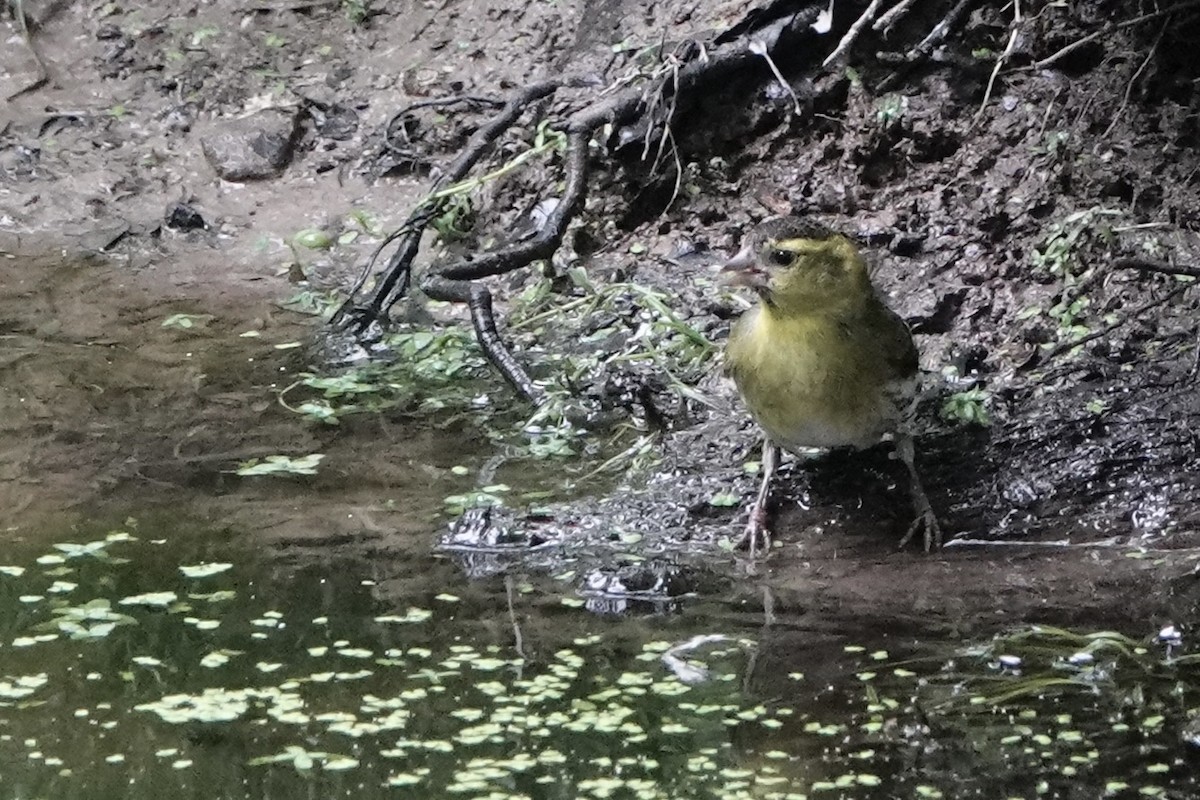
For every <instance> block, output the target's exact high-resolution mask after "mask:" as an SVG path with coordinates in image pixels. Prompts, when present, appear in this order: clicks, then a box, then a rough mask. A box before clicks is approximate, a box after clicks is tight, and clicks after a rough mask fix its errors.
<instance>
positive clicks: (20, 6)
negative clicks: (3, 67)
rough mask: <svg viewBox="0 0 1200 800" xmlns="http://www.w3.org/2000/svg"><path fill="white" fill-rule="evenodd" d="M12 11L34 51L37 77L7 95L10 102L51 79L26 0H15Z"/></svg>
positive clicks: (23, 35)
mask: <svg viewBox="0 0 1200 800" xmlns="http://www.w3.org/2000/svg"><path fill="white" fill-rule="evenodd" d="M12 13H13V16H14V17H15V18H16V21H17V28H18V29H19V30H20V31H21V38H22V39H24V40H25V46H26V47H28V48H29V52H30V53H33V61H34V63H35V64H36V65H37V78H35V79H34V81H33V83H31V84H29V85H28V86H23V87H21V88H20V89H17V90H16V91H15V92H13V93H12V94H10V95H9V96H8V97H6V98H5V100H7V101H9V102H11V101H13V100H15V99H17V98H18V97H20V96H21V95H23V94H28V93H29V92H32V91H34V90H36V89H40V88H41V87H43V86H45V85H46V82H47V81H49V80H50V71H49V70H47V69H46V62H45V61H42V54H41V53H39V52H38V49H37V45H36V44H34V43H33V31H32V29H31V28H30V26H29V18H28V17H27V16H26V15H25V0H14V2H13V4H12Z"/></svg>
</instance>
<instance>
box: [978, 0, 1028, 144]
mask: <svg viewBox="0 0 1200 800" xmlns="http://www.w3.org/2000/svg"><path fill="white" fill-rule="evenodd" d="M1020 33H1021V0H1013V24H1012V30H1011V31H1009V34H1008V44H1006V45H1005V46H1004V52H1003V53H1001V54H1000V55H999V56H998V57H997V58H996V65H995V66H994V67H992V74H991V76H990V77H989V78H988V82H987V89H986V90H984V93H983V102H982V103H980V104H979V110H978V111H976V112H975V120H976V121H978V120H979V118H980V117H981V116H983V112H984V109H986V108H987V104H988V101H989V100H991V99H992V89H993V88H995V85H996V78H997V77H998V76H999V75H1000V69H1001V68H1002V67H1003V66H1004V62H1005V61H1006V60H1007V59H1008V57H1009V55H1011V54H1012V51H1013V48H1014V47H1016V44H1017V36H1018V35H1020Z"/></svg>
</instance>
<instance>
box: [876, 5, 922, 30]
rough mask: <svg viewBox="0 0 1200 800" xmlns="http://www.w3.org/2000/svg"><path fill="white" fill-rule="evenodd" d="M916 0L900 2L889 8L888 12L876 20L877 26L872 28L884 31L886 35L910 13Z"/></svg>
mask: <svg viewBox="0 0 1200 800" xmlns="http://www.w3.org/2000/svg"><path fill="white" fill-rule="evenodd" d="M913 2H915V0H900V2H899V3H896V5H894V6H892V7H891V8H889V9H888V10H887V11H885V12H883V13H882V14H880V15H879V19H877V20H875V24H874V25H872V26H871V30H873V31H883V32H884V33H885V34H886V33H887V32H888V30H889V29H890V28H891V27H892V25H894V24H896V20H898V19H900V17H902V16H904V15H905V14H907V13H908V10H909V9H910V8H912V4H913Z"/></svg>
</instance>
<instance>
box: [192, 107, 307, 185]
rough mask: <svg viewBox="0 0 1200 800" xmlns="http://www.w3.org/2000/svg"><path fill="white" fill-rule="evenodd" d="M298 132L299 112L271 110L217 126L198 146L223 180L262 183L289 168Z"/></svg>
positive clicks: (227, 121)
mask: <svg viewBox="0 0 1200 800" xmlns="http://www.w3.org/2000/svg"><path fill="white" fill-rule="evenodd" d="M299 131H300V111H299V109H295V108H291V109H281V108H272V109H267V110H264V111H259V112H258V113H256V114H252V115H251V116H249V117H245V118H244V119H231V120H225V121H222V122H220V123H218V124H217V125H215V126H214V128H213V130H211V131H210V132H209V133H207V134H206V135H204V136H203V137H201V139H200V147H201V149H203V151H204V157H205V158H206V159H207V160H208V163H209V164H210V165H211V166H212V168H213V169H214V170H215V171H216V173H217V175H219V176H221V177H222V178H223V179H225V180H227V181H254V180H262V179H264V178H272V177H274V176H276V175H278V174H279V173H280V172H282V171H283V168H284V167H286V166H287V165H288V163H289V162H290V161H291V159H292V149H293V146H294V145H295V143H296V136H297V134H298V133H299Z"/></svg>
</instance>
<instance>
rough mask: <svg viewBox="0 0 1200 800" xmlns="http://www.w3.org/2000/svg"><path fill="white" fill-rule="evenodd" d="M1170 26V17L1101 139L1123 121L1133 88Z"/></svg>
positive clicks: (1126, 88)
mask: <svg viewBox="0 0 1200 800" xmlns="http://www.w3.org/2000/svg"><path fill="white" fill-rule="evenodd" d="M1170 25H1171V18H1170V17H1167V18H1166V19H1164V20H1163V24H1162V27H1161V28H1159V29H1158V36H1157V37H1155V39H1154V44H1152V45H1150V51H1149V52H1148V53H1146V57H1145V58H1144V59H1142V63H1141V66H1139V67H1138V68H1137V70H1136V71H1135V72H1134V73H1133V77H1132V78H1130V79H1129V83H1128V84H1126V85H1125V96H1124V97H1122V98H1121V105H1120V106H1118V107H1117V110H1116V111H1115V112H1114V113H1113V118H1112V122H1110V123H1108V127H1107V128H1105V129H1104V133H1102V134H1100V138H1101V139H1105V138H1108V135H1109V134H1110V133H1112V129H1113V128H1115V127H1117V122H1118V121H1119V120H1120V119H1121V115H1122V114H1124V113H1125V109H1126V108H1128V107H1129V98H1130V97H1132V96H1133V87H1134V86H1135V85H1136V84H1137V81H1138V78H1140V77H1142V73H1143V72H1145V71H1146V67H1148V66H1150V62H1151V61H1152V60H1153V59H1154V54H1155V53H1156V52H1157V51H1158V46H1159V45H1160V44H1161V43H1162V40H1163V34H1165V33H1166V32H1167V28H1168V27H1170Z"/></svg>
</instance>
